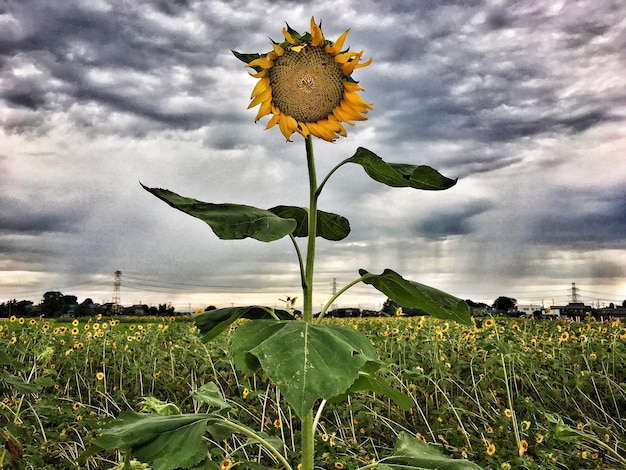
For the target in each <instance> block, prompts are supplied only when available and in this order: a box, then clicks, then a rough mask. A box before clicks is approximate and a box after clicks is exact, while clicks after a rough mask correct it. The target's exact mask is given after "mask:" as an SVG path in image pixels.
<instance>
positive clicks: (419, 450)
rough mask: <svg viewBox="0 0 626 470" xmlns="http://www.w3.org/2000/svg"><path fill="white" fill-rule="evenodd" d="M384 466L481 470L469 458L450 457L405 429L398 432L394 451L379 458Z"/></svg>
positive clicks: (439, 469) (437, 469)
mask: <svg viewBox="0 0 626 470" xmlns="http://www.w3.org/2000/svg"><path fill="white" fill-rule="evenodd" d="M381 463H382V464H383V465H385V468H392V469H409V468H415V469H433V470H435V469H436V470H482V469H481V467H479V466H478V465H476V464H475V463H473V462H470V461H469V460H461V459H451V458H449V457H446V456H444V455H443V454H442V453H441V451H440V450H439V449H438V448H436V447H434V446H431V445H428V444H426V443H425V442H422V441H420V440H419V439H417V438H415V437H414V436H411V435H410V434H408V433H407V432H405V431H402V432H400V434H399V435H398V438H397V440H396V444H395V447H394V452H393V454H392V455H390V456H389V457H385V458H383V459H381Z"/></svg>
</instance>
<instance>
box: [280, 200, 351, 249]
mask: <svg viewBox="0 0 626 470" xmlns="http://www.w3.org/2000/svg"><path fill="white" fill-rule="evenodd" d="M269 211H270V212H273V213H274V214H276V215H278V216H279V217H283V218H289V219H294V220H295V221H296V223H297V225H296V229H295V230H294V231H293V235H294V236H295V237H306V236H308V235H309V212H308V210H307V209H305V208H303V207H295V206H276V207H272V208H271V209H269ZM349 233H350V222H349V221H348V219H346V218H345V217H342V216H340V215H338V214H333V213H331V212H324V211H320V210H318V211H317V236H318V237H322V238H325V239H326V240H331V241H338V240H343V239H344V238H346V237H347V236H348V234H349Z"/></svg>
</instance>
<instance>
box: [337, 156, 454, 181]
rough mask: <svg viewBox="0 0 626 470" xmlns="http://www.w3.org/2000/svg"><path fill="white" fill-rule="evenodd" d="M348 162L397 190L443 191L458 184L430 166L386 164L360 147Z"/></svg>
mask: <svg viewBox="0 0 626 470" xmlns="http://www.w3.org/2000/svg"><path fill="white" fill-rule="evenodd" d="M347 162H348V163H356V164H357V165H361V166H362V167H363V169H364V170H365V172H366V173H367V174H368V175H369V176H370V178H372V179H373V180H376V181H378V182H379V183H382V184H386V185H387V186H392V187H395V188H414V189H424V190H430V191H441V190H444V189H448V188H451V187H452V186H454V185H455V184H456V182H457V180H456V179H450V178H446V177H445V176H443V175H442V174H441V173H439V172H438V171H437V170H435V169H434V168H431V167H429V166H425V165H408V164H404V163H386V162H385V161H383V159H382V158H380V157H379V156H378V155H376V154H375V153H374V152H372V151H370V150H367V149H366V148H363V147H359V148H358V149H357V150H356V152H355V154H354V155H353V156H352V157H350V158H349V159H348V160H347Z"/></svg>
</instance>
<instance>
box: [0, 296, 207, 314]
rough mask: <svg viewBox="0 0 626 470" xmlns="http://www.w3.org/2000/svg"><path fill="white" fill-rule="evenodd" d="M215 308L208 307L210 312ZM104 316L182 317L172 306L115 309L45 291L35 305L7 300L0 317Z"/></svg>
mask: <svg viewBox="0 0 626 470" xmlns="http://www.w3.org/2000/svg"><path fill="white" fill-rule="evenodd" d="M212 308H215V307H207V309H212ZM99 313H100V314H103V315H105V314H106V315H150V316H173V315H174V316H175V315H182V313H179V312H176V311H175V309H174V307H173V306H172V305H168V304H159V306H158V307H154V306H150V307H149V306H148V305H135V306H132V307H122V306H114V305H113V304H111V303H107V304H103V305H101V304H97V303H94V302H93V300H92V299H90V298H86V299H85V300H83V301H82V302H80V303H78V298H77V297H76V296H75V295H64V294H63V293H61V292H58V291H48V292H46V293H45V294H44V295H43V298H42V300H41V302H40V303H39V304H37V305H35V304H34V302H32V301H30V300H16V299H13V300H9V301H8V302H2V303H0V318H9V317H11V316H16V317H44V318H59V317H64V316H71V317H88V316H95V315H98V314H99Z"/></svg>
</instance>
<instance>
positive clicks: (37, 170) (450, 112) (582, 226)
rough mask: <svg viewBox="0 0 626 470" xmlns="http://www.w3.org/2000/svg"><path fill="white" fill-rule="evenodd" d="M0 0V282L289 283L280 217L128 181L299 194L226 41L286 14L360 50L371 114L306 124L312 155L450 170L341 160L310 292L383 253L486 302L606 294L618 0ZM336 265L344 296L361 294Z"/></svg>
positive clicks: (102, 297)
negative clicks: (260, 237) (210, 211)
mask: <svg viewBox="0 0 626 470" xmlns="http://www.w3.org/2000/svg"><path fill="white" fill-rule="evenodd" d="M308 3H309V2H298V1H285V0H283V1H275V0H232V1H226V0H223V1H218V0H206V1H200V0H136V1H133V2H126V1H122V0H64V1H62V2H59V1H55V0H8V1H5V2H3V3H1V4H0V302H2V301H6V300H10V299H13V298H17V299H18V300H20V299H30V300H33V301H35V302H38V301H39V300H40V299H41V297H42V295H43V293H44V292H46V291H49V290H58V291H61V292H63V293H64V294H73V295H76V296H78V298H79V301H82V300H83V299H84V298H86V297H91V298H93V300H94V301H96V302H103V301H110V300H111V298H112V295H113V273H114V271H115V270H121V271H122V272H123V275H122V287H121V300H122V303H123V304H125V305H130V304H133V303H137V302H140V301H141V302H143V303H148V304H152V305H154V304H157V303H166V302H171V303H172V304H173V305H174V306H175V307H176V308H177V310H185V311H186V310H187V309H188V308H189V306H191V308H193V309H195V308H196V307H198V306H206V305H217V306H226V305H230V304H231V303H233V304H247V303H264V304H267V305H275V304H278V305H279V306H280V301H278V299H279V298H281V297H284V296H286V295H291V296H293V295H298V289H299V285H300V282H299V278H298V268H297V263H296V258H295V255H294V252H293V247H292V245H291V243H290V242H289V240H288V238H286V239H283V240H280V241H277V242H273V243H269V244H266V243H262V242H257V241H254V240H242V241H221V240H219V239H218V238H217V237H216V236H215V235H214V234H213V233H212V231H211V230H210V228H209V227H208V226H207V225H205V224H204V223H203V222H201V221H199V220H197V219H194V218H191V217H189V216H186V215H185V214H183V213H181V212H178V211H176V210H174V209H172V208H170V207H169V206H167V205H166V204H164V203H163V202H161V201H159V200H158V199H156V198H155V197H153V196H152V195H150V194H149V193H147V192H146V191H144V190H143V189H142V188H141V186H140V182H141V183H143V184H145V185H147V186H151V187H162V188H168V189H170V190H172V191H175V192H177V193H179V194H182V195H185V196H189V197H193V198H196V199H199V200H203V201H207V202H215V203H221V202H233V203H241V204H249V205H254V206H257V207H261V208H269V207H273V206H275V205H279V204H289V205H301V206H305V205H307V197H308V190H307V186H306V184H307V183H306V180H305V178H306V168H305V159H304V145H303V143H302V139H301V138H299V136H298V137H297V138H296V136H294V142H293V143H286V142H285V140H284V138H283V137H282V135H281V134H280V132H278V130H277V128H275V129H272V130H269V131H265V130H264V129H265V123H266V119H265V120H262V121H261V122H259V123H257V124H254V122H253V121H254V116H255V115H256V109H254V110H247V109H246V108H247V105H248V103H249V96H250V92H251V91H252V87H253V86H254V84H255V80H254V79H253V78H251V77H250V76H248V74H247V73H246V70H245V68H244V67H243V64H242V63H241V62H239V61H238V60H237V59H236V58H235V57H234V56H233V55H232V54H231V52H230V50H231V49H234V50H238V51H241V52H267V51H268V50H269V49H270V46H269V40H268V37H271V38H272V39H276V40H282V35H281V29H282V27H283V26H284V24H285V22H287V23H289V25H290V26H292V27H293V28H294V29H296V30H298V31H307V30H308V29H309V19H310V17H311V16H312V15H314V16H315V18H316V19H318V20H322V28H323V31H324V33H325V35H326V37H327V38H330V39H335V38H337V37H338V36H339V35H340V34H341V33H342V32H343V31H344V30H345V29H346V28H351V32H350V34H349V35H348V39H347V41H346V45H349V46H350V47H351V49H352V50H355V51H358V50H361V49H363V50H365V53H364V58H368V57H370V56H371V57H373V63H372V65H371V66H369V67H367V68H362V69H359V70H357V71H356V72H355V74H354V77H355V78H356V79H357V80H358V81H359V82H360V84H361V85H362V86H363V87H364V88H365V92H364V93H362V95H363V97H364V98H365V100H366V101H367V102H370V103H373V109H372V111H370V113H369V114H368V117H369V120H368V121H365V122H359V123H357V124H356V126H355V127H353V128H352V127H348V137H347V138H344V139H340V140H339V141H337V142H336V143H327V142H324V141H321V140H316V142H315V150H316V158H317V161H318V165H319V166H318V175H321V176H324V175H325V174H326V173H327V172H328V171H329V170H330V169H331V168H332V167H333V166H334V165H335V164H336V163H337V162H338V161H340V160H342V159H343V158H346V157H348V156H350V155H352V153H353V152H354V151H355V149H356V148H357V147H359V146H363V147H366V148H369V149H370V150H372V151H374V152H376V153H377V154H378V155H379V156H381V157H382V158H383V159H384V160H386V161H390V162H404V163H411V164H426V165H430V166H432V167H435V168H437V169H438V170H439V171H440V172H441V173H443V174H444V175H446V176H449V177H452V178H457V177H458V178H459V182H458V184H457V185H456V186H455V187H453V188H452V189H450V190H447V191H443V192H422V191H415V190H411V189H392V188H387V187H385V186H382V185H379V184H377V183H375V182H373V181H371V180H370V179H369V178H368V177H367V175H366V174H365V173H364V172H363V170H362V169H361V168H360V167H358V166H355V165H352V166H345V167H342V168H341V169H340V170H339V172H338V173H336V174H335V176H334V177H333V178H332V179H331V180H330V182H329V183H328V185H327V186H326V187H325V189H324V192H323V193H322V197H321V199H320V208H321V209H323V210H329V211H333V212H337V213H340V214H342V215H344V216H345V217H347V218H348V219H349V220H350V223H351V228H352V232H351V234H350V236H349V237H348V238H347V239H345V240H343V241H341V242H332V243H331V242H325V241H321V242H320V243H319V245H318V260H317V268H318V271H317V278H316V292H317V293H316V296H315V303H316V304H321V303H324V302H325V301H326V300H327V299H328V296H329V295H330V294H332V290H333V282H336V285H337V288H340V287H341V286H343V285H344V284H346V283H348V282H350V281H352V280H353V279H355V278H356V277H358V269H359V268H364V269H367V270H368V271H370V272H374V273H378V272H381V271H382V270H383V269H384V268H391V269H393V270H395V271H397V272H399V273H400V274H402V275H403V276H404V277H405V278H408V279H412V280H416V281H419V282H422V283H425V284H429V285H432V286H434V287H438V288H440V289H443V290H447V291H449V292H450V293H452V294H454V295H457V296H459V297H461V298H465V299H467V298H469V299H472V300H474V301H484V302H487V303H492V302H493V301H494V299H495V298H496V297H498V296H500V295H506V296H511V297H515V298H517V299H518V301H519V302H520V303H524V304H528V303H541V302H542V301H543V302H544V303H545V304H546V305H549V304H552V303H553V302H555V303H557V304H558V303H563V302H567V301H568V299H569V298H570V297H569V294H570V291H569V289H570V288H571V284H572V282H575V283H576V286H577V288H578V289H580V290H579V292H578V293H579V295H580V299H581V300H583V301H585V302H586V303H593V304H594V305H595V304H597V303H599V304H600V305H602V304H606V303H609V302H618V303H620V304H621V302H622V301H623V300H624V299H626V158H625V157H626V126H625V122H624V121H625V118H626V80H624V77H626V53H625V52H624V51H626V5H625V4H624V2H622V1H621V0H579V1H574V0H552V1H549V2H545V1H538V0H537V1H531V0H527V1H525V0H515V1H513V0H510V1H506V0H501V1H498V0H488V1H487V0H485V1H480V0H457V1H454V0H447V1H440V0H423V1H414V0H396V1H382V0H381V1H374V0H329V1H317V2H314V3H315V6H314V7H310V6H308V5H307V4H308ZM383 300H384V297H383V296H381V295H380V294H378V293H377V292H376V291H375V290H373V289H372V288H371V287H369V286H365V285H362V286H358V287H355V288H354V289H352V290H350V291H349V293H348V294H347V295H346V296H345V297H343V298H342V299H341V300H340V302H339V303H340V304H344V305H361V306H362V307H368V308H369V307H370V306H378V305H379V304H380V303H381V302H382V301H383Z"/></svg>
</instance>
